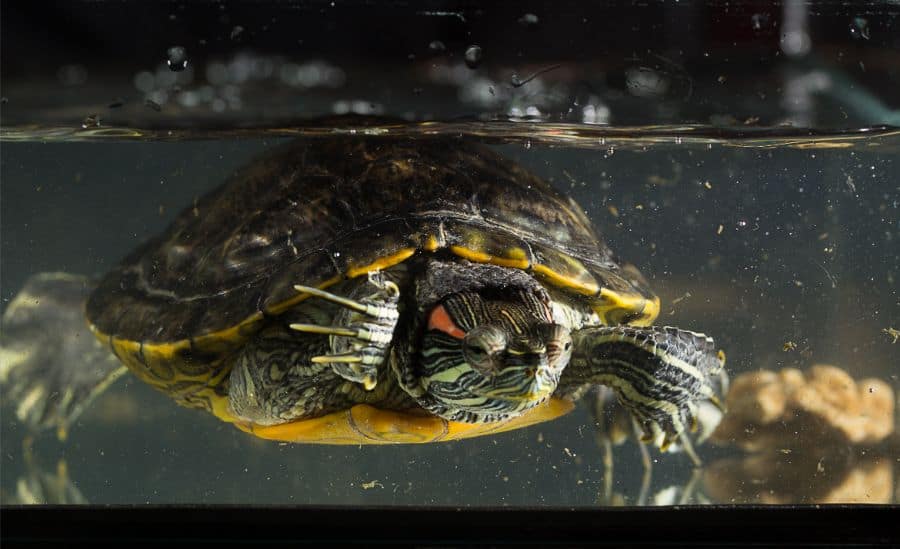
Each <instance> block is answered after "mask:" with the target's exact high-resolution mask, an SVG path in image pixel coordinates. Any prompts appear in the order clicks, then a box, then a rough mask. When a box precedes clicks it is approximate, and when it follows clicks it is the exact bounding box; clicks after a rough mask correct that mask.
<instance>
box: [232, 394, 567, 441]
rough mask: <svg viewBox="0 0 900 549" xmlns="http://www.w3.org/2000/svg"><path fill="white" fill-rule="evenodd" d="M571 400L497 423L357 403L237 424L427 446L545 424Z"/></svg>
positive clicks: (284, 433) (304, 436)
mask: <svg viewBox="0 0 900 549" xmlns="http://www.w3.org/2000/svg"><path fill="white" fill-rule="evenodd" d="M573 408H574V404H573V403H572V402H570V401H568V400H561V399H550V400H548V401H546V402H544V403H543V404H541V405H539V406H536V407H534V408H532V409H531V410H528V411H527V412H525V413H523V414H522V415H520V416H517V417H514V418H512V419H509V420H506V421H500V422H496V423H461V422H457V421H447V420H445V419H441V418H439V417H436V416H431V415H416V414H413V413H404V412H396V411H392V410H382V409H379V408H375V407H374V406H369V405H368V404H357V405H356V406H353V407H352V408H350V409H349V410H341V411H339V412H333V413H331V414H328V415H325V416H322V417H318V418H313V419H304V420H300V421H294V422H290V423H282V424H279V425H254V424H251V423H246V422H235V426H236V427H237V428H238V429H241V430H242V431H244V432H247V433H251V434H253V435H255V436H257V437H259V438H263V439H267V440H277V441H281V442H302V443H308V444H309V443H313V444H336V445H341V444H426V443H430V442H444V441H451V440H460V439H464V438H472V437H478V436H482V435H486V434H490V433H502V432H505V431H512V430H514V429H520V428H522V427H527V426H529V425H534V424H537V423H543V422H546V421H550V420H553V419H556V418H558V417H560V416H563V415H565V414H567V413H569V412H570V411H571V410H572V409H573Z"/></svg>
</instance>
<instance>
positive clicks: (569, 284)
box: [450, 245, 660, 326]
mask: <svg viewBox="0 0 900 549" xmlns="http://www.w3.org/2000/svg"><path fill="white" fill-rule="evenodd" d="M450 251H452V252H453V253H454V254H456V255H457V256H459V257H462V258H464V259H468V260H469V261H474V262H476V263H490V264H492V265H497V266H500V267H511V268H515V269H522V270H524V271H529V270H530V271H531V272H533V273H534V274H536V275H538V276H540V277H541V278H543V279H544V280H546V281H547V282H549V283H551V284H553V285H554V286H558V287H561V288H565V289H569V290H571V291H574V292H577V293H579V294H581V295H584V296H588V297H594V298H595V299H593V300H591V308H593V309H594V311H595V312H596V313H597V314H598V315H599V316H600V318H601V319H602V320H603V322H604V323H605V324H618V323H619V322H618V319H617V318H616V316H615V315H614V314H612V313H613V312H614V311H627V312H629V313H631V314H632V317H631V318H628V319H627V320H628V324H631V325H634V326H649V325H650V324H652V323H653V321H654V320H656V317H657V316H658V315H659V309H660V302H659V298H658V297H653V298H652V299H648V298H646V297H644V296H641V295H638V294H626V293H619V292H615V291H613V290H611V289H609V288H601V287H599V286H598V285H597V283H596V281H594V280H593V277H591V278H590V279H589V280H585V277H575V276H569V275H566V274H563V273H560V272H559V271H556V270H554V269H553V268H551V267H549V266H547V265H543V264H541V263H530V262H529V261H528V259H527V254H526V253H525V250H523V249H521V248H517V247H516V248H510V249H508V250H507V251H506V253H505V255H504V256H497V255H491V254H488V253H485V252H482V251H479V250H474V249H471V248H466V247H464V246H459V245H452V246H450ZM568 259H569V262H570V263H572V265H571V266H572V267H573V268H574V269H576V270H579V271H582V272H584V273H586V272H587V270H586V269H585V268H584V266H583V265H582V264H581V262H580V261H578V260H576V259H574V258H568ZM588 276H589V275H588Z"/></svg>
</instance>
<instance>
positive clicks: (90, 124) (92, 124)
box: [81, 114, 100, 129]
mask: <svg viewBox="0 0 900 549" xmlns="http://www.w3.org/2000/svg"><path fill="white" fill-rule="evenodd" d="M81 127H82V128H84V129H88V128H99V127H100V115H97V114H89V115H88V116H86V117H85V118H84V120H82V122H81Z"/></svg>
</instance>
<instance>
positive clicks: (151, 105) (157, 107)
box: [144, 99, 162, 112]
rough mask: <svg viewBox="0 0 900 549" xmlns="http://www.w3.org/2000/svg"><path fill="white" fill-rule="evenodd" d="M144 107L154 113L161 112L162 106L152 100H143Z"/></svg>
mask: <svg viewBox="0 0 900 549" xmlns="http://www.w3.org/2000/svg"><path fill="white" fill-rule="evenodd" d="M144 106H146V107H148V108H151V109H153V110H154V111H156V112H160V111H161V110H162V105H160V104H159V103H157V102H156V101H154V100H152V99H144Z"/></svg>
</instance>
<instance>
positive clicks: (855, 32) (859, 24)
mask: <svg viewBox="0 0 900 549" xmlns="http://www.w3.org/2000/svg"><path fill="white" fill-rule="evenodd" d="M850 36H852V37H853V38H856V39H860V38H862V39H863V40H868V39H869V36H870V34H869V20H868V19H866V18H865V17H854V18H853V23H852V24H851V25H850Z"/></svg>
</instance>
